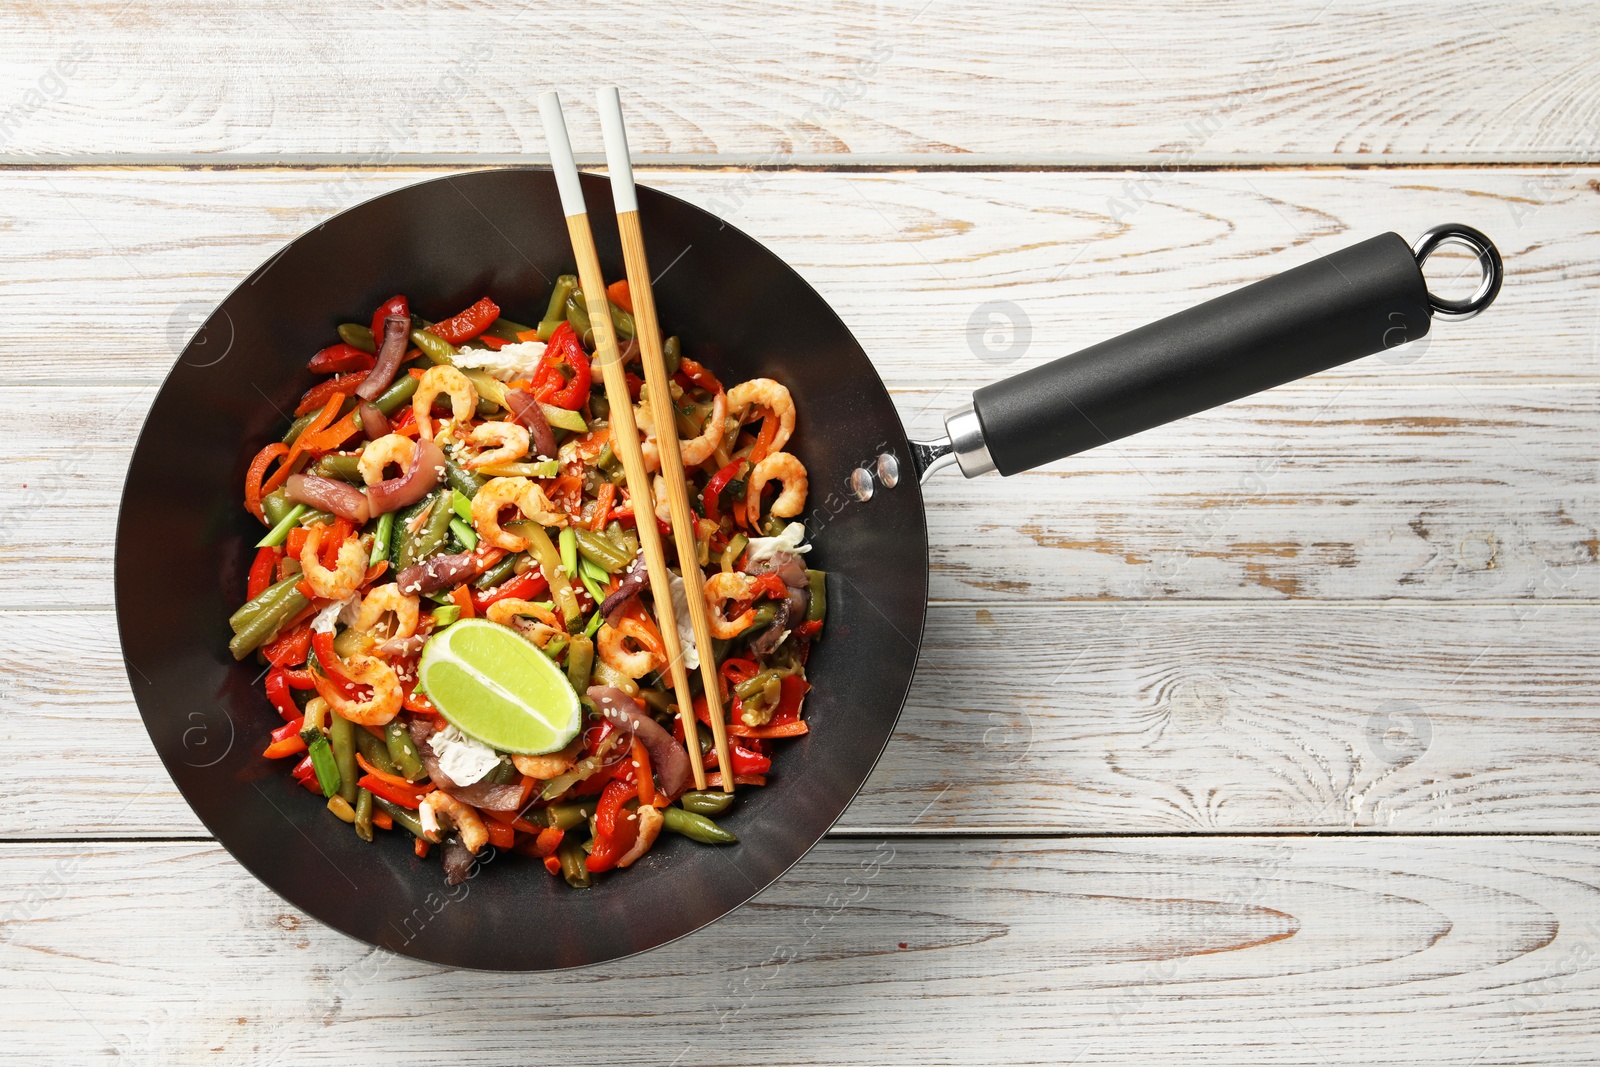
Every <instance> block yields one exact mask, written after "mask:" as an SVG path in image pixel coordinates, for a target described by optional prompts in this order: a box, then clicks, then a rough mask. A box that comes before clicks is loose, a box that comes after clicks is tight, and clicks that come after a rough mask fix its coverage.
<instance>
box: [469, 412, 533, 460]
mask: <svg viewBox="0 0 1600 1067" xmlns="http://www.w3.org/2000/svg"><path fill="white" fill-rule="evenodd" d="M529 440H530V439H529V437H528V431H527V429H526V428H525V427H522V426H518V425H517V424H516V423H514V422H486V423H483V424H482V425H481V426H475V427H473V430H472V432H471V433H469V434H467V439H466V441H465V442H463V443H464V444H465V445H466V446H468V447H469V448H470V449H484V451H482V452H476V453H474V452H471V451H468V450H467V449H463V450H462V451H461V452H458V453H457V454H458V455H465V456H466V458H465V459H464V460H463V461H462V463H461V465H462V466H463V467H465V468H467V469H468V470H477V469H478V468H479V467H492V466H494V465H495V464H497V463H515V462H516V461H517V460H519V459H521V458H522V457H523V456H526V455H527V454H528V443H529Z"/></svg>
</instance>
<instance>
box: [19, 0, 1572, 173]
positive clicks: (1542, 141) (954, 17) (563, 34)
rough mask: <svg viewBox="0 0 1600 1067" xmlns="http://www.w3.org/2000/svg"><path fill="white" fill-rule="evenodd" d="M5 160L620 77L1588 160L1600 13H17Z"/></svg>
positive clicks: (833, 7) (1105, 139)
mask: <svg viewBox="0 0 1600 1067" xmlns="http://www.w3.org/2000/svg"><path fill="white" fill-rule="evenodd" d="M0 33H3V34H4V36H5V39H6V41H7V45H8V52H9V56H8V60H9V61H8V63H7V64H6V66H5V67H4V69H3V70H0V116H3V118H0V149H3V151H4V152H5V153H6V154H7V155H9V156H10V157H12V158H18V159H29V158H49V159H63V160H73V159H84V158H88V159H129V160H152V159H154V160H160V159H164V158H174V157H176V158H190V159H192V158H215V157H217V156H222V157H224V158H231V159H237V158H244V159H256V160H263V159H264V160H268V161H278V160H281V159H285V158H288V159H298V160H305V159H317V158H323V159H325V158H342V159H346V160H360V161H363V162H366V163H375V162H388V161H391V160H395V159H399V160H407V159H415V158H419V157H420V158H445V159H451V160H457V159H461V158H463V157H465V156H468V155H471V156H473V157H484V156H489V157H498V158H516V157H518V156H521V155H526V154H528V153H539V152H542V150H543V140H542V137H541V136H540V134H539V123H538V121H537V117H536V116H535V114H534V111H533V108H534V98H535V96H537V94H538V92H539V91H541V90H543V89H545V88H547V87H556V88H559V89H561V90H562V91H563V92H564V93H566V94H567V97H568V99H569V105H568V113H569V115H571V117H572V118H571V121H572V122H573V125H574V134H575V137H576V138H577V140H578V143H579V144H580V145H585V146H588V148H589V149H590V150H591V151H593V152H595V153H598V151H599V147H600V141H599V134H598V130H597V123H596V122H595V119H594V116H593V111H592V101H593V98H594V87H595V86H597V85H603V84H608V83H613V82H616V83H620V84H622V85H623V86H624V88H625V90H626V92H627V100H628V104H629V107H630V112H631V119H632V123H633V141H634V144H635V147H636V150H637V151H640V152H642V153H646V154H652V155H655V154H663V155H667V156H669V157H678V158H694V159H705V158H706V157H709V156H722V157H726V156H734V157H740V158H743V159H746V160H750V161H755V160H761V161H765V162H768V163H772V162H783V161H785V160H789V159H792V158H801V159H813V158H819V157H821V158H835V157H839V156H851V157H865V158H869V159H908V158H909V159H933V160H950V159H955V160H958V161H959V160H967V159H971V158H973V157H974V156H976V157H977V158H979V159H982V158H984V157H997V158H1003V159H1033V160H1040V159H1045V160H1048V159H1061V158H1075V159H1085V158H1107V157H1109V158H1112V159H1119V160H1128V159H1147V160H1149V161H1150V162H1151V163H1152V164H1168V163H1172V162H1183V161H1195V160H1198V161H1208V160H1218V159H1221V160H1228V159H1236V158H1246V159H1261V158H1271V157H1274V156H1287V157H1290V158H1295V159H1317V158H1327V157H1330V156H1332V157H1336V158H1348V159H1358V160H1364V159H1368V158H1372V157H1385V156H1394V155H1402V156H1406V157H1419V156H1444V157H1449V158H1468V159H1470V158H1506V157H1508V156H1511V157H1515V156H1517V155H1521V154H1529V153H1532V154H1537V155H1539V156H1542V157H1544V158H1548V159H1552V160H1563V159H1567V158H1571V157H1573V156H1574V155H1577V154H1580V153H1585V152H1587V153H1592V152H1594V151H1595V149H1596V147H1597V145H1596V140H1595V133H1596V125H1597V123H1600V105H1597V103H1596V101H1597V100H1600V93H1597V89H1600V70H1597V68H1596V66H1595V64H1594V63H1593V62H1592V57H1593V55H1594V53H1595V49H1596V46H1597V44H1600V36H1597V31H1596V26H1595V21H1594V19H1593V18H1592V17H1590V13H1589V12H1588V11H1586V10H1585V9H1584V8H1583V7H1582V6H1581V5H1580V6H1567V5H1548V4H1539V3H1534V2H1530V0H1517V2H1507V3H1502V4H1497V5H1495V7H1494V8H1493V10H1492V11H1490V10H1480V9H1477V8H1454V7H1441V6H1439V5H1438V4H1433V3H1428V2H1426V0H1404V2H1399V3H1380V2H1377V0H1361V2H1342V3H1337V4H1326V5H1324V4H1321V3H1317V4H1306V5H1283V4H1274V3H1269V2H1266V0H1250V2H1246V3H1222V2H1217V0H1212V2H1209V3H1205V4H1195V3H1192V2H1189V0H1163V2H1161V3H1157V4H1153V5H1145V6H1142V7H1141V9H1140V11H1139V17H1138V18H1137V19H1130V18H1129V16H1128V11H1127V9H1126V7H1124V6H1122V5H1118V4H1115V3H1111V2H1108V0H1093V2H1087V3H1079V4H1069V5H1061V4H1049V3H1031V4H1025V5H1017V4H1006V3H1002V2H1000V0H975V2H972V3H965V4H959V5H955V4H946V3H941V2H938V0H934V2H931V3H930V2H927V0H895V2H891V3H880V4H873V5H868V6H862V5H855V4H850V3H847V2H844V0H828V2H824V3H798V2H794V0H780V2H775V3H763V4H760V5H753V6H748V5H733V4H727V3H718V2H715V0H684V2H682V3H672V4H665V5H662V4H651V3H648V2H643V0H610V2H605V3H600V4H579V3H573V2H570V0H567V2H557V3H541V4H537V5H535V4H531V3H523V4H513V5H505V4H495V3H489V2H484V0H459V2H455V3H451V4H448V5H429V6H417V7H412V6H404V5H402V6H398V7H397V6H394V5H390V4H385V3H382V2H380V0H363V2H357V3H349V4H340V5H332V6H330V5H325V4H319V3H315V2H314V0H275V2H272V3H254V4H233V5H229V6H227V7H225V8H219V7H216V6H214V5H210V4H206V3H203V2H200V0H178V2H158V0H127V2H118V3H97V2H91V0H71V2H57V3H51V4H9V5H7V6H6V7H5V8H4V10H3V12H0Z"/></svg>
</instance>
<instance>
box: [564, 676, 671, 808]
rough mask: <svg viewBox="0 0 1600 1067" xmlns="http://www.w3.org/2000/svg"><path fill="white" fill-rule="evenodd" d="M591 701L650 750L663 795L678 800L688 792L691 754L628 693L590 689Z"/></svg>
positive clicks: (605, 687)
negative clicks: (678, 796)
mask: <svg viewBox="0 0 1600 1067" xmlns="http://www.w3.org/2000/svg"><path fill="white" fill-rule="evenodd" d="M588 695H589V699H590V700H592V701H594V706H595V707H597V708H599V709H600V714H601V715H603V716H605V718H606V719H608V720H609V721H610V722H611V723H613V724H614V725H616V726H618V727H620V728H622V729H624V730H630V731H632V733H633V735H634V736H635V737H637V738H638V739H639V740H640V741H642V742H644V747H645V748H647V749H649V750H650V763H651V765H652V767H653V768H654V770H655V772H656V779H657V780H658V781H659V782H660V783H661V791H662V792H664V793H666V794H667V796H669V797H675V796H677V795H678V794H679V793H681V792H683V791H684V790H685V789H687V788H689V776H690V769H689V753H688V752H687V751H686V750H685V749H684V747H683V746H682V745H680V744H678V742H677V741H675V740H673V738H672V735H671V734H669V733H667V731H666V730H664V729H662V728H661V724H660V723H658V722H656V721H655V720H654V719H652V718H651V717H650V716H648V715H646V714H645V713H644V707H643V706H642V705H641V704H640V703H639V702H638V701H637V700H635V699H633V698H632V697H630V696H629V695H628V694H627V693H624V692H623V691H622V690H620V689H617V688H616V687H614V686H609V685H591V686H590V687H589V689H588Z"/></svg>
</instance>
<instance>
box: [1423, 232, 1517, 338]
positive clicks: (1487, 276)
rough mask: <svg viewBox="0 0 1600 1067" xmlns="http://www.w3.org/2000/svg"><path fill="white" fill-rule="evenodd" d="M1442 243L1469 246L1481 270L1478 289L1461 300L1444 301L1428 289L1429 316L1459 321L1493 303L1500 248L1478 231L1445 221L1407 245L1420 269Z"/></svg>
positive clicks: (1501, 269) (1500, 272)
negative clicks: (1430, 314)
mask: <svg viewBox="0 0 1600 1067" xmlns="http://www.w3.org/2000/svg"><path fill="white" fill-rule="evenodd" d="M1445 245H1463V246H1465V247H1466V248H1468V249H1470V250H1471V251H1472V252H1473V253H1475V254H1476V255H1477V257H1478V267H1479V269H1480V270H1482V271H1483V280H1482V281H1481V282H1479V283H1478V291H1477V292H1475V293H1473V294H1472V295H1471V296H1469V297H1467V298H1466V299H1465V300H1447V299H1446V298H1444V297H1442V296H1437V295H1435V294H1434V292H1433V290H1431V289H1430V290H1428V307H1429V310H1430V311H1432V312H1433V316H1434V317H1435V318H1439V319H1448V320H1451V321H1454V322H1460V321H1462V320H1464V319H1470V318H1472V316H1474V315H1476V314H1477V313H1478V312H1480V311H1482V310H1483V309H1484V308H1486V307H1488V306H1489V305H1490V304H1492V303H1494V298H1495V297H1497V296H1499V295H1500V283H1501V282H1502V281H1504V280H1505V264H1504V263H1502V262H1501V261H1500V250H1499V249H1498V248H1496V247H1495V246H1494V242H1493V241H1491V240H1489V238H1487V237H1485V236H1484V235H1483V234H1482V233H1481V232H1479V231H1478V230H1475V229H1473V228H1472V227H1471V226H1463V225H1462V224H1461V223H1459V222H1447V223H1445V224H1444V225H1443V226H1435V227H1434V228H1433V229H1431V230H1429V231H1428V232H1427V233H1425V234H1423V235H1422V236H1421V237H1418V238H1417V240H1416V243H1414V244H1413V245H1412V246H1411V254H1412V255H1414V256H1416V257H1417V269H1418V270H1421V269H1422V268H1423V266H1424V265H1425V264H1426V263H1427V262H1428V257H1429V256H1431V255H1433V254H1434V253H1435V252H1437V251H1438V250H1439V249H1440V248H1442V247H1444V246H1445Z"/></svg>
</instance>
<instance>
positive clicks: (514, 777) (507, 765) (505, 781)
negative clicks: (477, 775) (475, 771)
mask: <svg viewBox="0 0 1600 1067" xmlns="http://www.w3.org/2000/svg"><path fill="white" fill-rule="evenodd" d="M483 780H484V781H485V782H489V783H491V784H493V785H512V784H514V783H516V782H519V781H521V780H522V772H520V771H518V770H517V768H516V766H515V765H513V764H512V762H511V761H510V760H508V759H506V758H505V757H503V756H502V757H501V758H500V762H499V763H497V764H495V765H494V770H492V771H490V772H489V773H488V774H486V775H484V776H483Z"/></svg>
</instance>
